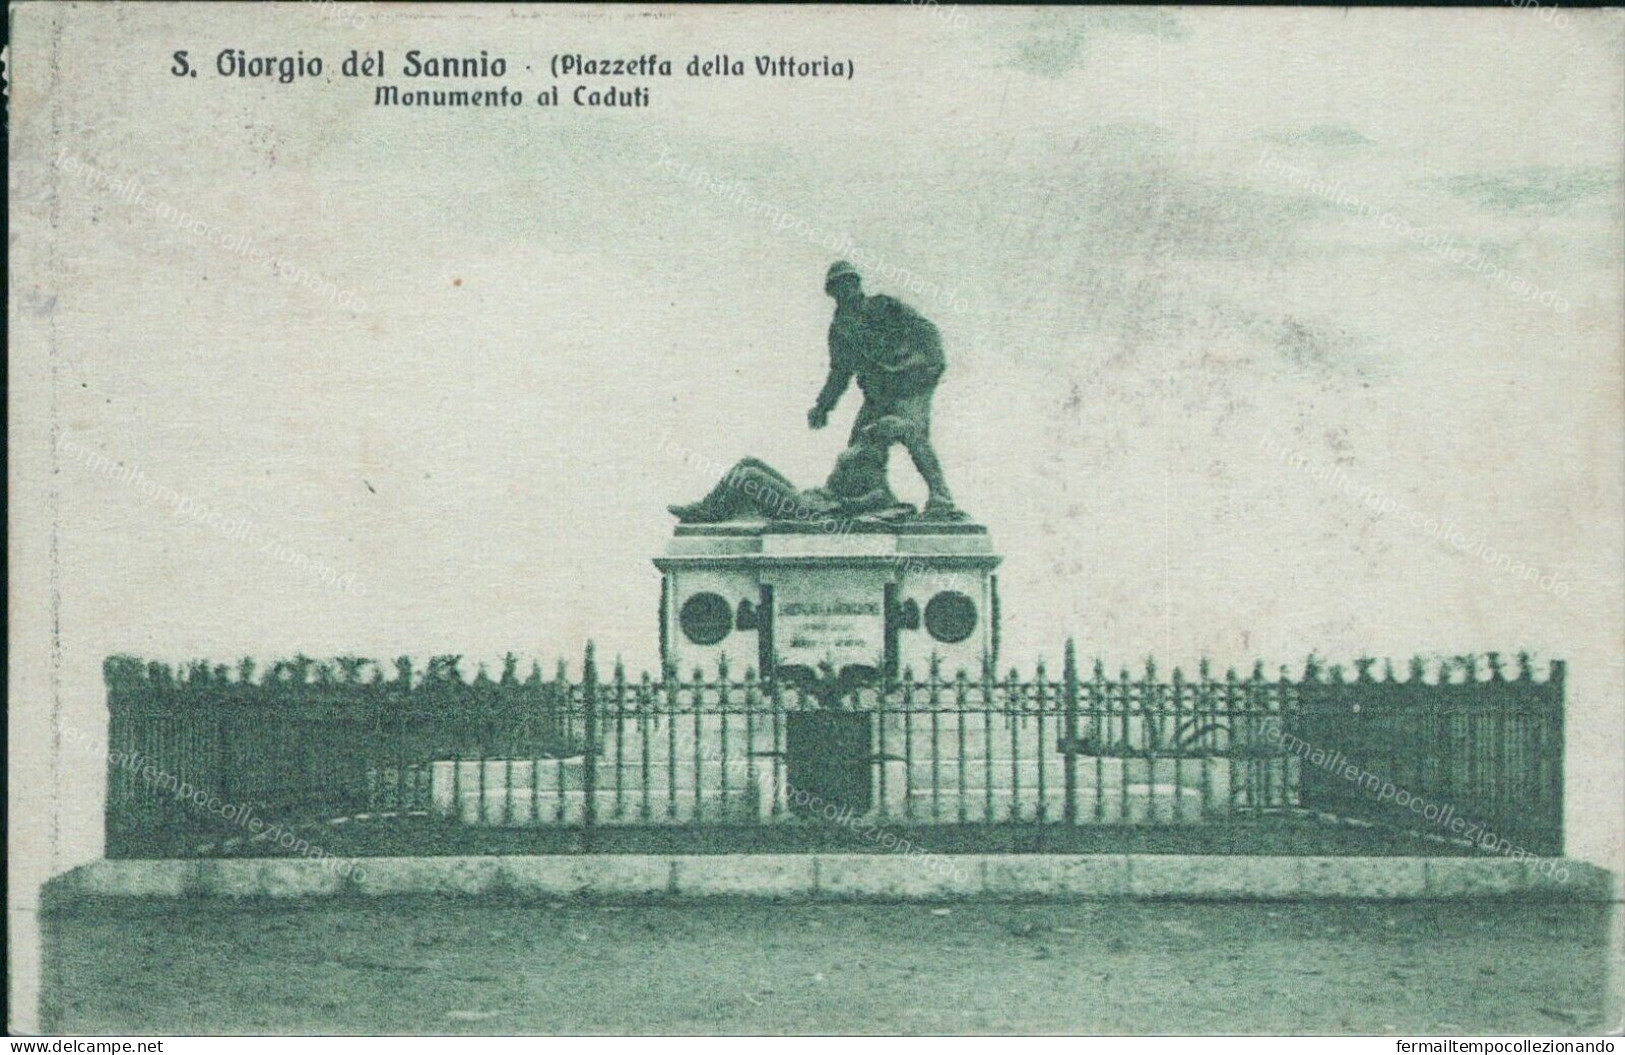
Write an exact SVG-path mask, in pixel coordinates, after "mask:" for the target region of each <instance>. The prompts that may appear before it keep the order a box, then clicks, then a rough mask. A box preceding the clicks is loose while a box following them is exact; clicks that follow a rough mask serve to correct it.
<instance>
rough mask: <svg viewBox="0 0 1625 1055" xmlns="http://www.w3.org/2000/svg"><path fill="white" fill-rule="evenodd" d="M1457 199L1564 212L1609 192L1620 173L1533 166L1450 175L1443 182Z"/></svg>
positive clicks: (1508, 209)
mask: <svg viewBox="0 0 1625 1055" xmlns="http://www.w3.org/2000/svg"><path fill="white" fill-rule="evenodd" d="M1440 182H1442V183H1443V185H1444V188H1445V189H1446V190H1447V191H1449V192H1450V193H1451V194H1453V195H1455V196H1456V197H1458V198H1464V199H1466V200H1468V201H1471V202H1473V203H1474V204H1476V205H1478V206H1479V207H1480V208H1484V209H1490V210H1493V211H1495V212H1505V213H1515V212H1525V211H1530V212H1547V213H1558V212H1565V211H1567V210H1568V208H1569V207H1570V206H1572V205H1576V204H1578V203H1580V202H1583V201H1586V200H1588V199H1592V198H1597V197H1601V196H1603V195H1608V196H1610V197H1612V196H1613V195H1614V194H1615V193H1616V191H1617V189H1618V187H1619V175H1618V174H1617V173H1615V172H1612V171H1610V170H1608V169H1606V168H1567V169H1565V168H1553V167H1550V166H1533V167H1529V168H1519V169H1506V170H1503V171H1501V172H1482V173H1475V174H1472V175H1465V176H1452V177H1448V178H1446V179H1444V180H1442V181H1440Z"/></svg>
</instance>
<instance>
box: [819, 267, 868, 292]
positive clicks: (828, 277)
mask: <svg viewBox="0 0 1625 1055" xmlns="http://www.w3.org/2000/svg"><path fill="white" fill-rule="evenodd" d="M849 275H850V276H851V277H852V278H853V279H854V280H859V279H860V278H861V276H859V274H858V269H857V268H855V267H853V266H852V265H851V264H849V263H847V262H846V261H845V260H837V261H835V263H833V264H831V265H829V270H828V271H826V272H824V288H825V289H826V290H827V289H829V288H831V287H832V286H834V285H835V283H836V282H838V281H840V280H841V279H843V278H846V277H847V276H849Z"/></svg>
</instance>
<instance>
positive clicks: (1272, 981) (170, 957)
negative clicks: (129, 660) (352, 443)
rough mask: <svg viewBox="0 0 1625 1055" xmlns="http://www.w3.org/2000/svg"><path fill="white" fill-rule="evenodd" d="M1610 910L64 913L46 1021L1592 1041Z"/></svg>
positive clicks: (413, 906) (225, 1026)
mask: <svg viewBox="0 0 1625 1055" xmlns="http://www.w3.org/2000/svg"><path fill="white" fill-rule="evenodd" d="M1608 912H1609V906H1606V905H1575V904H1567V905H1566V904H1556V903H1544V904H1528V905H1520V904H1509V903H1505V902H1493V901H1487V902H1479V903H1353V902H1321V903H1312V902H1300V903H1247V904H1211V903H1210V904H1200V903H1177V902H1168V903H1146V902H1092V903H1081V904H1079V903H1074V904H1012V903H996V902H995V903H989V902H978V903H965V904H957V905H952V906H933V905H922V904H893V905H875V904H869V905H862V904H772V903H761V902H754V903H753V902H722V903H707V904H693V903H690V904H641V905H632V904H628V905H591V904H580V903H574V902H569V903H565V902H560V903H554V904H551V905H549V904H545V903H544V904H528V905H521V904H512V903H499V902H496V903H494V902H491V901H488V900H487V901H473V900H437V899H429V898H408V899H399V900H374V901H367V902H310V903H303V904H296V905H288V904H274V905H273V904H229V903H222V902H191V903H188V902H146V903H141V902H122V903H102V904H96V903H91V904H78V905H73V906H64V907H62V908H60V909H58V910H56V912H55V913H54V914H53V915H52V916H51V917H50V918H48V919H47V920H46V921H45V933H44V937H45V955H46V958H47V959H46V975H45V993H44V999H43V1007H42V1012H43V1016H44V1018H43V1022H44V1027H45V1028H46V1029H47V1030H48V1031H51V1032H53V1033H67V1034H96V1033H120V1034H152V1033H162V1034H198V1033H202V1034H209V1033H301V1032H304V1033H363V1034H373V1033H382V1034H409V1033H497V1034H513V1033H522V1034H523V1033H541V1034H580V1033H589V1034H594V1033H630V1034H651V1033H679V1034H697V1033H699V1034H703V1033H720V1034H786V1033H788V1034H819V1033H881V1034H892V1033H901V1034H919V1033H1085V1034H1087V1033H1103V1034H1119V1033H1131V1034H1133V1033H1356V1034H1361V1033H1376V1034H1409V1035H1413V1036H1414V1035H1419V1034H1433V1035H1437V1034H1445V1035H1449V1034H1463V1033H1474V1034H1529V1035H1536V1036H1538V1035H1551V1034H1571V1033H1595V1032H1597V1031H1600V1030H1603V1029H1605V1028H1607V1027H1606V1024H1605V1021H1604V1016H1605V1015H1607V1014H1611V1013H1612V1012H1610V1011H1607V1010H1606V1009H1605V1007H1604V1004H1605V999H1606V998H1605V993H1606V990H1607V970H1608V955H1609V953H1608V935H1609V923H1610V920H1609V916H1608Z"/></svg>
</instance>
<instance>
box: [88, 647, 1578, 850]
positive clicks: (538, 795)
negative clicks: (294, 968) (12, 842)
mask: <svg viewBox="0 0 1625 1055" xmlns="http://www.w3.org/2000/svg"><path fill="white" fill-rule="evenodd" d="M1374 666H1375V664H1374V663H1373V661H1370V660H1360V661H1358V662H1357V663H1356V664H1355V672H1354V674H1353V676H1352V677H1350V676H1348V675H1347V674H1346V673H1345V671H1344V670H1343V669H1342V668H1340V667H1337V666H1330V667H1328V666H1324V665H1322V664H1320V663H1318V662H1316V661H1314V660H1311V661H1310V662H1309V663H1308V664H1307V665H1306V667H1305V668H1304V671H1303V673H1302V675H1301V676H1300V677H1297V678H1293V677H1291V676H1289V675H1288V674H1287V672H1286V670H1285V668H1282V669H1281V671H1280V672H1279V675H1278V676H1277V677H1273V678H1272V677H1269V676H1267V675H1266V674H1265V671H1264V668H1263V665H1262V664H1258V665H1255V666H1254V668H1253V669H1252V671H1251V673H1250V674H1249V675H1247V676H1240V675H1238V674H1237V673H1236V671H1234V670H1230V671H1227V672H1226V673H1225V674H1224V675H1223V676H1216V675H1214V674H1213V673H1212V671H1211V670H1210V669H1209V666H1208V664H1207V663H1206V662H1204V663H1203V664H1202V665H1201V666H1200V668H1199V669H1198V672H1197V675H1196V676H1195V677H1194V678H1192V677H1188V676H1186V674H1185V673H1184V672H1182V671H1180V670H1177V669H1176V670H1175V671H1174V672H1173V673H1172V675H1171V676H1170V677H1168V678H1167V679H1166V680H1164V679H1161V678H1159V676H1158V671H1157V668H1156V665H1155V664H1154V663H1150V662H1148V663H1147V664H1146V665H1145V667H1144V669H1143V672H1142V673H1141V674H1139V675H1134V674H1131V673H1130V672H1129V671H1128V670H1126V669H1123V670H1120V671H1118V672H1117V673H1116V674H1115V675H1113V674H1111V673H1109V672H1108V671H1107V669H1106V667H1105V666H1104V664H1102V663H1101V662H1099V661H1096V662H1095V663H1094V665H1093V668H1092V670H1090V671H1084V670H1082V669H1080V666H1079V664H1078V660H1077V656H1076V650H1075V648H1074V647H1073V645H1072V644H1071V643H1070V642H1068V644H1067V646H1066V648H1065V652H1064V662H1063V664H1062V667H1061V673H1060V677H1059V679H1055V678H1054V677H1053V676H1052V675H1051V674H1050V673H1049V671H1048V668H1046V667H1045V666H1044V665H1043V664H1039V665H1038V666H1037V667H1036V668H1035V670H1034V672H1033V676H1032V677H1030V678H1025V679H1024V678H1022V677H1021V676H1020V675H1019V674H1018V673H1017V672H1016V671H1014V670H1012V671H1009V672H1008V673H1007V674H1006V675H1005V676H1004V677H1000V676H999V675H998V674H997V673H996V672H995V671H993V670H992V669H984V670H982V671H979V672H976V673H974V674H972V673H970V672H966V671H955V672H954V673H953V674H952V676H951V677H945V676H944V672H943V671H942V670H941V669H940V668H939V667H938V666H937V665H936V664H935V663H933V664H932V665H931V667H930V669H929V670H927V671H926V672H924V674H925V676H924V678H916V676H915V673H914V672H913V671H905V672H903V674H902V675H901V677H900V678H899V679H897V681H896V682H895V683H892V684H887V685H881V686H870V687H855V686H852V685H850V684H845V683H842V684H841V686H840V687H839V688H832V687H831V685H825V686H817V685H806V684H790V683H788V682H785V681H783V680H781V679H761V678H759V677H757V675H756V674H755V672H753V671H746V672H745V674H744V676H743V677H742V678H736V677H735V676H734V675H733V674H732V672H730V671H729V670H728V669H727V668H726V667H723V668H722V669H720V670H719V671H717V672H716V676H715V677H711V678H708V677H707V676H706V675H705V674H704V673H703V672H701V671H697V670H696V671H693V672H692V673H691V674H690V675H689V676H687V677H683V676H679V675H678V674H677V672H675V671H666V672H663V674H662V676H661V677H659V678H651V677H650V676H649V675H648V674H647V673H645V674H643V675H642V676H641V677H640V678H638V679H637V680H635V681H634V680H630V679H629V678H628V677H627V675H626V671H625V669H624V667H623V666H622V664H621V663H620V662H618V661H617V662H616V664H615V668H614V672H613V674H612V675H611V677H610V678H608V679H607V680H603V679H601V678H600V675H599V672H598V668H597V664H596V661H595V659H594V656H593V653H592V650H591V647H590V646H589V648H588V651H587V654H586V657H585V661H584V662H583V663H582V665H581V667H580V675H579V677H575V678H572V677H571V676H570V674H569V671H568V669H567V667H566V664H565V663H564V662H562V661H560V662H559V664H558V665H557V667H556V669H555V671H554V673H553V675H552V677H550V678H547V677H544V676H543V674H542V671H541V667H540V665H539V664H532V665H531V667H530V671H529V675H528V677H523V678H522V677H521V676H520V675H519V671H518V663H517V661H516V660H515V659H514V657H512V656H509V657H508V658H507V660H506V661H505V663H504V665H503V670H502V672H501V674H500V675H499V677H497V678H495V679H493V678H491V677H490V676H489V674H488V673H487V671H486V670H485V668H484V667H483V666H482V667H480V669H479V670H478V672H477V673H476V674H475V676H474V677H473V678H467V677H465V676H464V675H463V673H462V672H461V670H460V669H459V668H460V657H457V656H438V657H435V658H433V659H432V660H430V661H429V663H428V664H427V666H426V667H425V668H424V669H422V670H418V669H417V668H416V667H415V666H414V664H413V662H412V661H411V660H410V659H407V658H402V659H399V660H396V661H395V662H394V664H393V676H386V674H385V670H384V668H383V667H382V666H381V665H379V664H377V663H375V662H373V661H370V660H362V659H358V658H355V657H340V658H338V659H336V660H333V661H330V662H318V661H315V660H312V659H309V658H307V657H304V656H299V657H296V658H294V659H293V660H285V661H281V662H278V663H275V664H272V665H271V666H269V667H268V668H266V669H265V670H264V672H263V674H259V672H258V671H257V669H256V666H255V664H254V663H253V662H252V661H250V660H244V661H242V662H241V663H240V664H238V666H237V668H236V670H235V671H233V670H231V669H229V668H227V667H225V666H215V665H209V664H205V663H192V664H189V665H186V666H184V667H182V668H181V669H179V670H174V669H171V668H170V667H168V666H166V665H163V664H159V663H144V662H141V661H139V660H136V659H133V658H130V657H123V656H119V657H113V658H111V659H109V660H108V661H107V663H106V671H105V672H106V680H107V686H108V700H109V712H110V733H109V756H108V792H107V840H108V852H109V854H110V855H113V856H168V855H175V854H224V853H244V854H257V853H265V854H283V853H290V852H293V853H299V852H309V851H310V850H311V849H312V848H314V849H316V850H323V849H332V848H334V847H339V848H342V849H344V851H345V852H363V853H364V852H384V851H383V850H375V849H370V847H373V846H382V847H387V848H388V851H389V852H411V851H412V850H413V848H414V847H417V846H420V845H421V846H422V847H424V848H425V852H452V851H459V852H467V851H469V850H470V849H474V850H477V849H479V848H481V847H491V848H499V849H505V850H512V851H523V850H525V849H527V848H534V849H538V850H542V849H548V848H569V849H577V850H580V849H615V848H621V847H627V848H632V847H636V846H647V845H660V846H683V847H687V848H699V849H706V848H717V847H737V848H751V847H766V846H771V847H773V848H776V849H797V848H803V847H812V846H829V845H842V844H843V841H844V843H845V844H848V845H850V847H851V848H853V849H892V848H894V847H895V846H896V845H898V844H900V843H901V844H906V845H909V846H912V847H915V848H923V849H938V848H949V847H953V848H968V849H982V850H999V849H1040V848H1043V849H1056V848H1061V849H1065V848H1069V847H1070V848H1075V849H1099V850H1109V849H1114V848H1127V847H1135V846H1140V847H1144V846H1167V847H1169V848H1176V849H1196V850H1203V849H1206V850H1210V851H1216V850H1221V849H1222V850H1230V851H1239V852H1249V851H1252V852H1264V848H1265V847H1268V848H1269V849H1270V851H1271V852H1283V851H1291V850H1293V849H1295V848H1301V849H1302V851H1303V852H1338V851H1339V848H1340V847H1349V848H1350V849H1348V850H1347V851H1346V852H1356V851H1357V850H1358V849H1360V848H1365V849H1366V850H1372V848H1373V847H1381V846H1387V847H1389V848H1388V849H1386V850H1384V849H1381V848H1378V849H1376V850H1375V851H1374V852H1411V851H1412V850H1417V849H1418V848H1427V852H1440V851H1441V850H1442V852H1467V851H1468V850H1470V849H1473V848H1475V847H1476V848H1477V849H1479V850H1481V851H1487V852H1496V853H1528V854H1531V855H1552V854H1557V853H1560V852H1561V851H1562V828H1563V825H1562V817H1563V780H1564V778H1563V691H1564V665H1563V664H1562V663H1561V662H1554V663H1552V664H1551V667H1550V673H1549V674H1548V675H1547V676H1546V677H1545V678H1543V679H1538V680H1537V679H1536V677H1535V675H1534V672H1533V670H1532V666H1531V663H1530V661H1529V659H1528V657H1527V656H1520V657H1519V661H1518V667H1517V670H1516V672H1514V673H1510V674H1509V673H1508V672H1507V671H1506V670H1504V669H1503V666H1502V664H1501V661H1500V657H1499V656H1497V655H1495V654H1493V653H1492V654H1490V655H1489V656H1487V657H1486V660H1485V661H1484V662H1482V663H1481V662H1480V661H1479V660H1478V659H1476V658H1473V657H1467V658H1464V659H1460V660H1452V661H1446V662H1443V663H1439V664H1434V665H1432V666H1431V667H1430V666H1428V665H1424V664H1423V663H1422V662H1421V661H1413V662H1412V664H1411V665H1410V667H1409V670H1408V674H1407V676H1405V677H1403V678H1402V677H1398V676H1396V674H1395V672H1394V670H1393V668H1392V666H1391V665H1387V666H1385V667H1384V669H1383V672H1382V673H1381V674H1380V675H1376V674H1374V673H1373V668H1374ZM832 684H833V683H832ZM1330 830H1335V831H1337V832H1341V833H1343V841H1341V842H1339V841H1338V840H1337V839H1331V840H1328V838H1327V837H1326V836H1325V833H1326V832H1327V831H1330ZM1288 831H1290V832H1297V833H1300V834H1301V833H1304V832H1309V833H1314V837H1313V838H1297V839H1296V840H1294V839H1291V838H1287V839H1283V838H1282V837H1281V836H1280V833H1281V832H1288ZM380 832H383V833H388V835H389V837H388V838H385V839H381V840H380V839H377V838H374V837H373V836H376V835H377V833H380ZM832 832H837V835H835V836H832V834H831V833H832ZM1170 832H1177V833H1181V834H1180V835H1179V837H1178V838H1172V839H1163V841H1161V842H1159V841H1158V840H1159V839H1162V835H1158V834H1157V833H1162V834H1163V835H1166V834H1167V833H1170ZM638 833H641V835H638ZM651 833H655V834H653V835H652V834H651ZM724 833H731V834H730V835H729V837H728V838H723V837H722V835H723V834H724ZM926 833H931V834H929V835H927V834H926ZM1362 833H1363V834H1362ZM1393 833H1404V836H1405V839H1406V840H1410V841H1409V842H1406V841H1404V840H1401V841H1399V842H1391V841H1390V842H1388V843H1378V842H1373V840H1374V839H1378V838H1379V836H1380V837H1382V838H1387V837H1388V836H1391V835H1392V834H1393ZM363 834H365V835H366V837H362V836H363ZM634 835H638V838H642V839H643V840H644V841H643V842H641V843H640V842H638V841H637V838H633V836H634ZM651 839H653V842H652V843H651V842H650V840H651ZM685 840H686V841H685ZM832 840H833V841H832ZM1407 847H1409V848H1411V849H1407ZM1451 848H1454V849H1453V850H1452V849H1451ZM334 852H337V851H336V850H334ZM1418 852H1420V851H1419V850H1418Z"/></svg>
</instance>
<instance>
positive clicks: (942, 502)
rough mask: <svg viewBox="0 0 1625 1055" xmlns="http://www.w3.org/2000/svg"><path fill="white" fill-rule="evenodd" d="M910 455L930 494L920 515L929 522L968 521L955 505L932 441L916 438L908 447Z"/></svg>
mask: <svg viewBox="0 0 1625 1055" xmlns="http://www.w3.org/2000/svg"><path fill="white" fill-rule="evenodd" d="M908 453H909V456H910V457H912V458H913V459H914V468H916V469H918V470H919V472H920V476H922V477H923V478H924V479H925V486H926V489H927V490H928V492H929V496H928V497H927V498H926V500H925V508H924V509H923V510H921V511H920V515H921V516H923V517H925V518H926V519H928V520H965V519H967V518H966V516H965V514H964V512H962V511H961V510H960V508H959V507H958V506H956V505H954V496H953V495H952V494H950V493H949V491H948V480H947V478H946V477H944V476H943V474H942V463H941V462H939V461H938V460H937V452H936V448H934V447H932V446H931V440H930V439H929V438H928V437H925V436H918V437H914V438H913V442H911V443H909V445H908Z"/></svg>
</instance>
